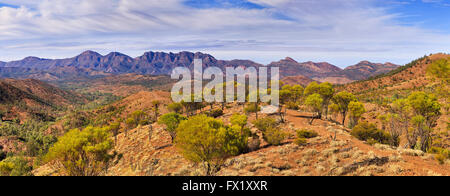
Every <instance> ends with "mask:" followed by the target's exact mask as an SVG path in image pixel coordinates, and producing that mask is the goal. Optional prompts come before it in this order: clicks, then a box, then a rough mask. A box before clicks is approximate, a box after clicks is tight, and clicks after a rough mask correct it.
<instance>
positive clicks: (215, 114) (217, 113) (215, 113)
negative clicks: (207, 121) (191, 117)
mask: <svg viewBox="0 0 450 196" xmlns="http://www.w3.org/2000/svg"><path fill="white" fill-rule="evenodd" d="M206 115H208V116H209V117H213V118H218V117H221V116H223V110H222V109H215V110H212V111H210V112H207V113H206Z"/></svg>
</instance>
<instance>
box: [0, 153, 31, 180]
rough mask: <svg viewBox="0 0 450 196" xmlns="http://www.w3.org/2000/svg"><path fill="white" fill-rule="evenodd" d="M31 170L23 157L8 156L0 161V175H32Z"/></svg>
mask: <svg viewBox="0 0 450 196" xmlns="http://www.w3.org/2000/svg"><path fill="white" fill-rule="evenodd" d="M32 170H33V168H32V167H31V166H30V163H29V162H28V161H27V160H25V158H23V157H10V158H7V159H5V160H3V161H2V162H0V176H32V173H31V171H32Z"/></svg>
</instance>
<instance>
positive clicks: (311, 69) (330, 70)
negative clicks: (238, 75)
mask: <svg viewBox="0 0 450 196" xmlns="http://www.w3.org/2000/svg"><path fill="white" fill-rule="evenodd" d="M269 66H277V67H280V72H281V73H280V75H281V76H282V77H288V76H297V75H299V74H301V75H303V76H306V77H308V78H311V79H313V80H316V81H320V82H331V83H334V84H346V83H350V82H352V81H356V80H362V79H367V78H369V77H372V76H376V75H379V74H383V73H387V72H389V71H391V70H393V69H396V68H398V66H397V65H394V64H392V63H385V64H381V63H371V62H368V61H362V62H360V63H358V64H356V65H353V66H350V67H348V68H346V69H344V70H342V69H341V68H339V67H336V66H334V65H331V64H329V63H326V62H322V63H314V62H311V61H309V62H305V63H299V62H297V61H295V60H294V59H292V58H289V57H287V58H286V59H283V60H281V61H278V62H273V63H271V64H269Z"/></svg>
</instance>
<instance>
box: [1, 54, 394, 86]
mask: <svg viewBox="0 0 450 196" xmlns="http://www.w3.org/2000/svg"><path fill="white" fill-rule="evenodd" d="M197 58H199V59H202V60H203V66H204V67H210V66H217V67H220V68H222V69H224V68H225V67H238V66H242V67H251V66H253V67H261V66H264V65H262V64H259V63H256V62H253V61H250V60H230V61H226V60H218V59H216V58H215V57H213V56H212V55H209V54H204V53H200V52H197V53H192V52H180V53H165V52H146V53H144V54H143V55H142V56H139V57H136V58H132V57H130V56H128V55H125V54H122V53H118V52H111V53H109V54H107V55H105V56H103V55H101V54H99V53H97V52H94V51H86V52H83V53H81V54H80V55H78V56H75V57H72V58H66V59H42V58H38V57H27V58H25V59H23V60H19V61H11V62H0V77H11V78H21V79H23V78H34V79H39V80H45V81H52V80H60V79H67V78H76V77H99V76H111V75H117V74H126V73H136V74H143V75H170V74H171V71H172V70H173V69H174V68H175V67H188V68H190V69H192V68H193V61H194V59H197ZM267 66H278V67H280V76H281V78H285V77H290V76H305V77H308V78H310V79H314V80H316V81H320V82H325V81H328V82H332V83H348V82H351V81H355V80H361V79H367V78H369V77H371V76H375V75H378V74H383V73H386V72H389V71H391V70H393V69H396V68H397V67H398V65H394V64H392V63H385V64H381V63H371V62H368V61H362V62H360V63H358V64H356V65H353V66H349V67H348V68H346V69H341V68H339V67H337V66H335V65H332V64H330V63H327V62H319V63H316V62H311V61H308V62H304V63H299V62H297V61H295V60H294V59H292V58H289V57H287V58H285V59H283V60H280V61H278V62H272V63H270V64H269V65H267Z"/></svg>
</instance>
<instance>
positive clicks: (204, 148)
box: [175, 115, 247, 176]
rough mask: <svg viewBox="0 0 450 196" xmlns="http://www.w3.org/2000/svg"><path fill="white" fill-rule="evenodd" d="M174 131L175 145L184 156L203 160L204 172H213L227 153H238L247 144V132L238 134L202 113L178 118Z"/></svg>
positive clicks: (238, 131) (210, 173) (199, 160)
mask: <svg viewBox="0 0 450 196" xmlns="http://www.w3.org/2000/svg"><path fill="white" fill-rule="evenodd" d="M176 132H177V137H176V139H175V144H176V146H177V148H179V149H180V150H181V153H182V154H183V156H184V157H185V158H186V159H188V160H190V161H193V162H196V163H203V164H204V166H205V175H207V176H212V175H214V174H215V173H216V172H217V171H219V170H220V168H221V166H222V165H223V164H224V162H225V160H226V159H227V158H228V157H230V156H235V155H237V154H239V152H242V150H243V149H242V148H244V147H246V146H247V136H246V135H241V133H240V130H236V129H233V128H230V127H227V126H225V125H224V124H223V122H222V121H220V120H217V119H214V118H211V117H207V116H206V115H198V116H193V117H191V118H189V119H188V120H185V121H182V122H181V123H180V125H179V126H178V128H177V129H176Z"/></svg>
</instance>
